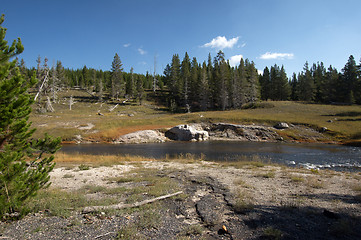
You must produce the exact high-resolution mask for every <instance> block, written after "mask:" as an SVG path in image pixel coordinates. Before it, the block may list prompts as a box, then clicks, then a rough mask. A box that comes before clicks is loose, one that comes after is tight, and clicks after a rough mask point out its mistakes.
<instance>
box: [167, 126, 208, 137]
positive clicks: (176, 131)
mask: <svg viewBox="0 0 361 240" xmlns="http://www.w3.org/2000/svg"><path fill="white" fill-rule="evenodd" d="M165 136H166V137H167V138H169V139H172V140H176V141H205V140H208V138H209V135H208V132H207V131H203V130H197V129H196V128H195V127H194V126H191V125H188V124H183V125H178V126H175V127H173V128H171V129H169V130H168V131H167V132H166V133H165Z"/></svg>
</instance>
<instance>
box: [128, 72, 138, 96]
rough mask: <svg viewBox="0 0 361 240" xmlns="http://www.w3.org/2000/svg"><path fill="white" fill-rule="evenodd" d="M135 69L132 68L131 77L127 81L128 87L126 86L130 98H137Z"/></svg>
mask: <svg viewBox="0 0 361 240" xmlns="http://www.w3.org/2000/svg"><path fill="white" fill-rule="evenodd" d="M133 72H134V69H133V67H131V68H130V77H129V79H128V81H127V86H126V93H127V94H129V96H130V97H131V98H133V97H134V96H136V90H137V89H136V82H135V80H134V73H133Z"/></svg>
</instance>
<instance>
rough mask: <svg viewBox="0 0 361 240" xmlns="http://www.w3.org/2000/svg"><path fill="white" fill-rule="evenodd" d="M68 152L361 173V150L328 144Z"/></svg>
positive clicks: (73, 148)
mask: <svg viewBox="0 0 361 240" xmlns="http://www.w3.org/2000/svg"><path fill="white" fill-rule="evenodd" d="M61 151H63V152H65V153H85V154H94V155H97V154H99V155H106V154H109V155H113V154H116V155H126V154H128V155H138V156H144V157H150V158H156V159H160V158H165V157H166V156H170V157H174V156H178V155H180V154H183V155H185V154H187V153H190V154H192V155H194V156H196V157H200V156H201V155H203V156H204V157H205V159H206V160H213V161H224V160H228V161H238V160H240V159H242V158H243V156H254V155H257V156H259V157H261V158H267V159H269V160H270V161H271V162H275V163H281V164H287V165H293V166H304V167H309V168H312V167H314V168H331V169H335V170H344V169H346V170H351V171H360V170H361V148H356V147H346V146H339V145H328V144H299V143H266V142H262V143H260V142H231V141H209V142H167V143H150V144H149V143H148V144H118V145H112V144H88V145H86V144H83V145H65V146H63V148H62V150H61Z"/></svg>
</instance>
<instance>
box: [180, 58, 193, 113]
mask: <svg viewBox="0 0 361 240" xmlns="http://www.w3.org/2000/svg"><path fill="white" fill-rule="evenodd" d="M190 68H191V63H190V59H189V56H188V53H187V52H186V53H185V56H184V58H183V61H182V65H181V79H182V86H183V89H182V101H183V103H184V107H185V108H186V110H187V112H190V105H189V95H190V94H189V93H190V83H189V82H190V76H191V73H190Z"/></svg>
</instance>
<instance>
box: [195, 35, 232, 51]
mask: <svg viewBox="0 0 361 240" xmlns="http://www.w3.org/2000/svg"><path fill="white" fill-rule="evenodd" d="M238 39H239V37H235V38H231V39H229V40H227V38H226V37H225V36H218V37H216V38H213V39H212V41H210V42H209V43H206V44H204V45H203V46H202V47H211V48H218V49H223V48H232V47H233V46H234V45H235V44H236V43H237V42H238Z"/></svg>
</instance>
